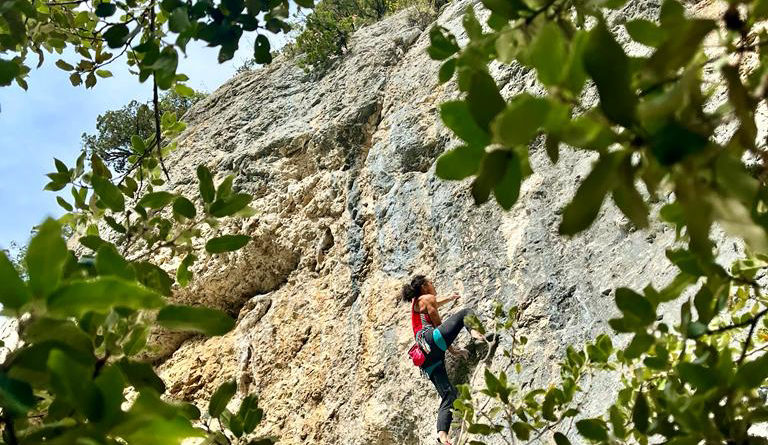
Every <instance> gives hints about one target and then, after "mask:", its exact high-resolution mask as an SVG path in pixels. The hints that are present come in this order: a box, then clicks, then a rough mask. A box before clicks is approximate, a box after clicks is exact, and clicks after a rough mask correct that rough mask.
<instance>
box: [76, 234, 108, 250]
mask: <svg viewBox="0 0 768 445" xmlns="http://www.w3.org/2000/svg"><path fill="white" fill-rule="evenodd" d="M78 242H79V243H80V244H82V245H83V246H85V247H87V248H89V249H91V250H93V251H94V252H95V251H97V250H99V248H100V247H101V246H103V245H104V244H110V243H108V242H106V241H104V240H103V239H101V237H99V236H98V235H86V236H81V237H80V239H79V240H78Z"/></svg>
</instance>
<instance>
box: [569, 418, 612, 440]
mask: <svg viewBox="0 0 768 445" xmlns="http://www.w3.org/2000/svg"><path fill="white" fill-rule="evenodd" d="M576 429H577V430H578V431H579V434H581V435H582V436H583V437H584V438H586V439H589V440H593V441H595V442H600V441H605V440H608V432H607V431H606V427H605V423H604V422H603V421H602V420H600V419H582V420H579V421H578V422H576Z"/></svg>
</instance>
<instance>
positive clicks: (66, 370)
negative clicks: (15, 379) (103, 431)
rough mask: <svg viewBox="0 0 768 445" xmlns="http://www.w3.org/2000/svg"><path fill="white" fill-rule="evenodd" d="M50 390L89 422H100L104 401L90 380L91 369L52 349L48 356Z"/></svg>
mask: <svg viewBox="0 0 768 445" xmlns="http://www.w3.org/2000/svg"><path fill="white" fill-rule="evenodd" d="M48 369H50V371H51V388H52V389H53V392H54V394H56V395H57V396H58V397H60V398H61V399H62V400H64V401H65V402H67V403H68V404H69V405H71V406H73V407H74V408H76V409H77V410H78V411H79V412H81V413H82V414H84V415H85V416H87V417H88V419H90V420H91V421H99V420H101V416H102V414H103V411H104V401H103V400H102V398H101V394H100V393H99V391H98V388H96V386H95V385H94V384H93V381H92V380H91V378H92V375H93V369H89V368H87V367H85V366H83V365H82V364H80V362H78V361H75V360H73V359H71V358H70V357H69V356H68V355H67V354H66V353H65V352H63V351H61V350H59V349H54V350H52V351H51V352H50V354H49V355H48Z"/></svg>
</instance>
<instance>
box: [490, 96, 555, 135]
mask: <svg viewBox="0 0 768 445" xmlns="http://www.w3.org/2000/svg"><path fill="white" fill-rule="evenodd" d="M548 114H549V103H548V102H547V100H546V99H542V98H540V97H534V96H531V95H530V94H528V93H523V94H520V95H519V96H517V97H515V98H513V99H512V100H511V101H510V102H509V105H507V107H506V108H505V109H504V110H503V111H502V112H501V113H499V114H498V115H497V116H496V119H494V121H493V123H492V124H491V130H492V132H493V135H494V139H495V141H496V142H498V143H500V144H502V145H505V146H507V147H514V146H516V145H526V144H528V142H530V140H531V139H532V138H533V137H534V136H535V135H536V132H537V131H538V130H539V128H540V127H541V126H542V125H544V122H546V120H547V115H548Z"/></svg>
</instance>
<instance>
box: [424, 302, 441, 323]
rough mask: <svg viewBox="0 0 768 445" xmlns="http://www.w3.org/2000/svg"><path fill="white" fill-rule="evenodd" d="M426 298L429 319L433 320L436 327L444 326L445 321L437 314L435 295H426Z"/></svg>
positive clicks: (425, 303)
mask: <svg viewBox="0 0 768 445" xmlns="http://www.w3.org/2000/svg"><path fill="white" fill-rule="evenodd" d="M425 297H426V298H424V300H423V301H424V305H425V306H426V308H425V309H426V311H427V314H429V319H430V320H432V324H433V325H434V326H435V327H438V326H440V325H441V324H443V319H442V318H440V313H439V312H437V306H438V304H437V297H435V296H434V295H425Z"/></svg>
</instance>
